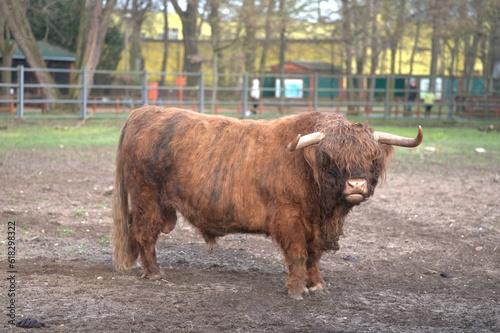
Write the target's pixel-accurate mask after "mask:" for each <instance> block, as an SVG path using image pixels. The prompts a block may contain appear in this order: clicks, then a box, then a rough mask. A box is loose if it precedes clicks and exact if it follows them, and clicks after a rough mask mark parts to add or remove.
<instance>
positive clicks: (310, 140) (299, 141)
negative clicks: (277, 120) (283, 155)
mask: <svg viewBox="0 0 500 333" xmlns="http://www.w3.org/2000/svg"><path fill="white" fill-rule="evenodd" d="M324 137H325V134H324V133H322V132H314V133H311V134H307V135H304V136H300V134H299V135H297V137H296V138H295V140H293V141H292V142H290V143H289V144H288V146H287V148H288V150H290V151H294V150H297V149H301V148H304V147H307V146H310V145H314V144H316V143H318V142H320V141H321V140H323V138H324Z"/></svg>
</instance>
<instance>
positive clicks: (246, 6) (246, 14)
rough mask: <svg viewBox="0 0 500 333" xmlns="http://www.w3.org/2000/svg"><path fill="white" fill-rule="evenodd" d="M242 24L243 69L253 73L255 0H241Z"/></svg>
mask: <svg viewBox="0 0 500 333" xmlns="http://www.w3.org/2000/svg"><path fill="white" fill-rule="evenodd" d="M242 14H243V17H242V19H243V24H244V25H245V35H244V37H243V45H244V52H245V71H246V72H247V73H250V74H251V75H254V74H255V49H256V48H257V41H256V39H255V30H256V25H257V15H256V14H257V13H256V8H255V0H244V1H243V10H242Z"/></svg>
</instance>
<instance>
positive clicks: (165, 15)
mask: <svg viewBox="0 0 500 333" xmlns="http://www.w3.org/2000/svg"><path fill="white" fill-rule="evenodd" d="M162 5H163V8H162V13H163V54H162V58H161V78H160V85H161V86H163V85H165V72H166V71H167V60H168V49H169V36H168V33H169V22H168V0H162Z"/></svg>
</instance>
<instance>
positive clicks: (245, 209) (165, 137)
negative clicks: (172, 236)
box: [120, 107, 293, 235]
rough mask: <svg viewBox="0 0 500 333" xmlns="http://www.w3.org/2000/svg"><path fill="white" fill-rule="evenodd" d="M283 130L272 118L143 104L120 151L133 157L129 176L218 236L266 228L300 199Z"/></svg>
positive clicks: (164, 205) (132, 118) (126, 130)
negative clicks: (281, 202) (277, 209)
mask: <svg viewBox="0 0 500 333" xmlns="http://www.w3.org/2000/svg"><path fill="white" fill-rule="evenodd" d="M276 132H277V131H276V130H275V129H274V128H273V125H272V124H269V123H262V122H243V121H240V120H237V119H232V118H226V117H214V116H206V115H200V114H198V113H194V112H190V111H184V110H180V109H159V108H156V107H143V108H141V109H138V110H136V111H134V112H133V113H132V114H131V116H130V118H129V119H128V120H127V122H126V125H125V127H124V135H123V138H122V142H121V146H120V150H121V152H123V153H124V154H129V155H130V156H129V157H128V158H127V160H128V161H129V165H128V166H127V167H126V169H127V171H128V173H129V175H130V177H129V179H131V180H132V181H134V182H140V183H141V184H143V185H146V186H148V187H150V188H153V189H154V190H155V191H157V193H158V195H159V197H158V202H160V203H161V205H162V208H163V209H175V210H178V211H179V212H181V213H182V214H183V215H184V216H185V217H186V218H187V219H188V220H190V222H191V223H193V224H195V225H197V226H198V227H199V228H205V229H207V228H209V229H210V228H211V229H213V230H205V231H206V232H210V233H212V234H214V235H217V233H218V232H219V233H220V234H221V235H222V234H225V233H228V232H235V231H247V232H248V231H250V232H265V233H266V232H267V231H268V230H267V229H268V223H269V219H270V215H271V214H272V206H275V205H276V200H277V198H283V197H284V196H285V195H288V196H290V195H292V196H293V194H292V193H291V192H292V190H291V189H290V188H289V187H290V185H291V184H292V183H293V181H292V179H291V178H290V176H289V170H287V168H289V167H290V163H292V162H291V161H288V162H287V161H286V158H287V157H286V156H288V158H290V157H291V156H292V155H291V154H290V153H289V152H288V151H287V150H286V142H281V141H283V139H280V138H279V135H277V134H276ZM277 141H280V142H277ZM280 154H283V156H282V157H280ZM134 186H136V184H134V185H133V186H131V188H132V187H134ZM276 191H282V192H283V193H276Z"/></svg>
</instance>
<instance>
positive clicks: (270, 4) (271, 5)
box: [259, 0, 276, 87]
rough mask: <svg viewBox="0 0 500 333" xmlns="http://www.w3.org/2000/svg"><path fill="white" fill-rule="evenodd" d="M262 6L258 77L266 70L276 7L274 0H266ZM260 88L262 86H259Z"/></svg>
mask: <svg viewBox="0 0 500 333" xmlns="http://www.w3.org/2000/svg"><path fill="white" fill-rule="evenodd" d="M263 6H265V13H264V40H263V41H262V53H261V56H260V62H259V77H262V76H263V75H264V72H265V70H266V63H267V53H268V49H269V45H270V41H271V36H272V31H273V29H272V27H273V24H272V22H273V18H274V9H275V7H276V0H266V1H263ZM261 87H262V84H261Z"/></svg>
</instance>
